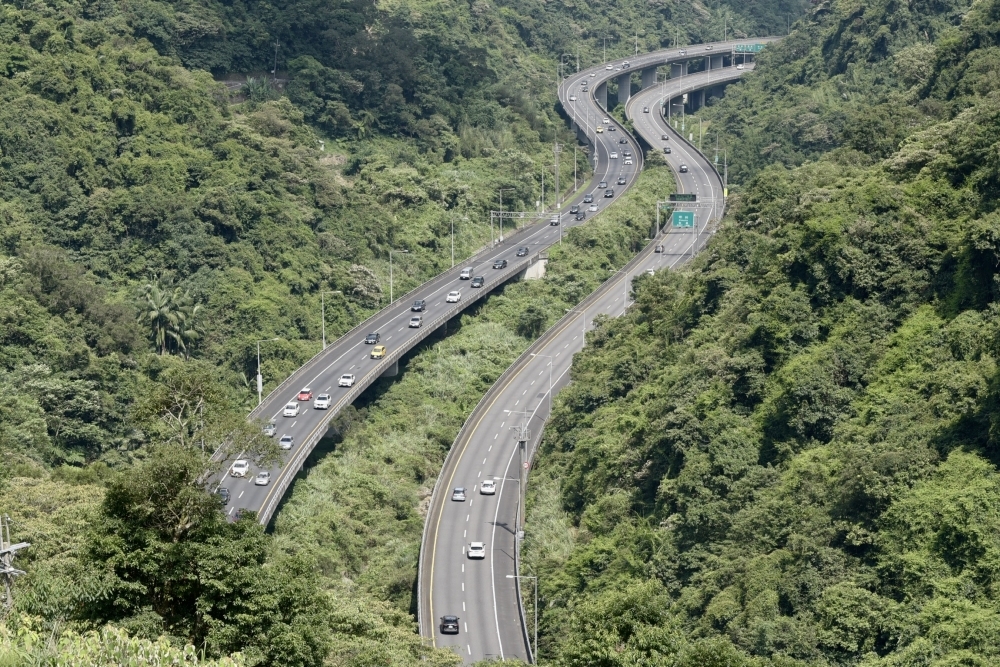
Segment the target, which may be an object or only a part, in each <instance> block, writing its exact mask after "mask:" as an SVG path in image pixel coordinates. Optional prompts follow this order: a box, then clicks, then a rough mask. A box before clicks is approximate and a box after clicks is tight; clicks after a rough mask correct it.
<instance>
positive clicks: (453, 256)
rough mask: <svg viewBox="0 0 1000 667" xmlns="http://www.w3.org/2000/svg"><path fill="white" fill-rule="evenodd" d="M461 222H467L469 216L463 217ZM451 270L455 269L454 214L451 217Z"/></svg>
mask: <svg viewBox="0 0 1000 667" xmlns="http://www.w3.org/2000/svg"><path fill="white" fill-rule="evenodd" d="M462 220H463V221H468V220H469V216H467V215H463V216H462ZM451 268H453V269H454V268H455V214H454V213H453V214H452V215H451Z"/></svg>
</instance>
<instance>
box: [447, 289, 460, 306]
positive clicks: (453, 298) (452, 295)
mask: <svg viewBox="0 0 1000 667" xmlns="http://www.w3.org/2000/svg"><path fill="white" fill-rule="evenodd" d="M461 298H462V293H461V292H459V291H458V290H454V291H451V292H448V296H446V297H445V298H444V300H445V301H447V302H448V303H458V300H459V299H461Z"/></svg>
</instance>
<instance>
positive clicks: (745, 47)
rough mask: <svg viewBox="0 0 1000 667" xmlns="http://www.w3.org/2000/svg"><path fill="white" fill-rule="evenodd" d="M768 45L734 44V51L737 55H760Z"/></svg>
mask: <svg viewBox="0 0 1000 667" xmlns="http://www.w3.org/2000/svg"><path fill="white" fill-rule="evenodd" d="M765 46H767V45H766V44H734V45H733V47H734V48H733V50H734V51H735V52H736V53H760V52H761V51H763V50H764V47H765Z"/></svg>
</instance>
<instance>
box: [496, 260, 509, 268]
mask: <svg viewBox="0 0 1000 667" xmlns="http://www.w3.org/2000/svg"><path fill="white" fill-rule="evenodd" d="M493 268H494V269H506V268H507V260H506V259H498V260H496V261H494V262H493Z"/></svg>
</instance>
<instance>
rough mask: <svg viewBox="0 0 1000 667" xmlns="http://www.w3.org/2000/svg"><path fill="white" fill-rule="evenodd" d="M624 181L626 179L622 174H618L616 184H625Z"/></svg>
mask: <svg viewBox="0 0 1000 667" xmlns="http://www.w3.org/2000/svg"><path fill="white" fill-rule="evenodd" d="M626 182H627V181H626V180H625V177H624V176H619V177H618V185H625V183H626Z"/></svg>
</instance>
